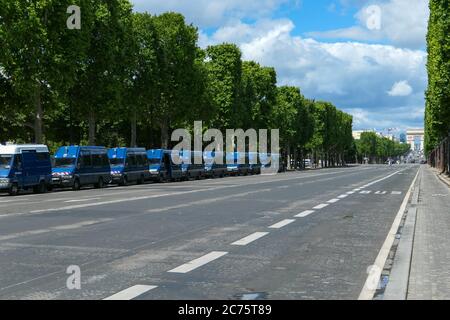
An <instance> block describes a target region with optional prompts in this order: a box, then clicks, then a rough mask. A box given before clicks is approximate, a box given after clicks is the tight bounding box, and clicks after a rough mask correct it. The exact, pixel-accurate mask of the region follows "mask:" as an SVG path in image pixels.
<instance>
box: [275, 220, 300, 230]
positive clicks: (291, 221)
mask: <svg viewBox="0 0 450 320" xmlns="http://www.w3.org/2000/svg"><path fill="white" fill-rule="evenodd" d="M293 222H295V219H285V220H283V221H280V222H278V223H275V224H273V225H271V226H270V227H269V228H270V229H281V228H283V227H285V226H287V225H288V224H291V223H293Z"/></svg>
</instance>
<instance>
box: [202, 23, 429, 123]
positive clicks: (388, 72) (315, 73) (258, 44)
mask: <svg viewBox="0 0 450 320" xmlns="http://www.w3.org/2000/svg"><path fill="white" fill-rule="evenodd" d="M294 28H295V26H294V24H293V23H292V21H290V20H287V19H283V20H262V21H259V22H257V23H255V24H245V23H242V22H239V23H236V24H235V25H228V26H226V27H223V28H220V29H218V30H217V31H216V32H215V33H214V34H213V35H212V36H211V37H207V36H206V35H205V36H204V38H203V44H204V45H206V44H211V43H220V42H224V41H226V42H235V43H238V44H239V46H240V47H241V50H242V52H243V58H244V59H245V60H255V61H257V62H259V63H261V64H263V65H267V66H273V67H275V68H276V70H277V73H278V82H279V84H282V85H283V84H288V85H295V86H299V87H300V88H301V90H302V91H303V93H304V94H305V95H306V96H307V97H310V98H315V99H323V100H328V101H331V102H333V103H334V104H336V105H337V106H338V107H340V108H345V109H348V110H366V111H367V112H366V113H365V114H364V115H366V116H367V117H369V118H368V119H366V121H362V120H361V121H360V123H361V124H369V123H370V120H371V118H370V117H373V126H378V125H381V124H383V123H385V124H386V125H387V124H389V125H390V126H393V125H395V123H399V122H400V123H408V121H409V122H411V121H415V122H414V123H417V122H418V121H417V119H416V118H414V119H410V118H408V114H409V113H408V112H405V109H402V110H401V111H399V112H398V113H396V112H393V110H397V109H398V108H399V107H398V105H403V106H405V107H404V108H407V106H409V105H413V106H423V103H424V95H423V92H424V91H425V87H426V82H427V76H426V72H425V63H426V52H424V51H422V50H411V49H401V48H396V47H394V46H390V45H375V44H365V43H358V42H337V43H324V42H320V41H317V40H314V39H310V38H309V39H305V38H301V37H298V36H293V35H292V30H293V29H294ZM398 79H407V80H405V81H404V82H399V84H398V85H397V86H394V88H393V87H392V83H395V82H398ZM396 87H398V88H396ZM407 87H409V88H410V89H411V90H410V92H408V91H409V89H408V88H407ZM413 87H414V88H416V92H413V90H412V88H413ZM405 88H406V89H408V90H405ZM394 89H395V90H394ZM388 91H392V93H393V95H395V96H396V97H395V99H394V98H393V97H392V96H390V95H388V94H386V92H388ZM406 93H407V94H406ZM416 108H417V107H416ZM368 110H370V112H369V111H368ZM386 110H388V111H387V112H386ZM403 112H405V113H404V116H403V117H402V115H403ZM377 114H378V115H379V116H380V117H379V119H378V120H377V117H375V115H377ZM394 114H395V117H394V116H393V115H394ZM356 115H361V113H360V114H358V113H356ZM383 117H384V120H383V121H381V119H382V118H383ZM361 119H363V118H361ZM419 122H420V118H419Z"/></svg>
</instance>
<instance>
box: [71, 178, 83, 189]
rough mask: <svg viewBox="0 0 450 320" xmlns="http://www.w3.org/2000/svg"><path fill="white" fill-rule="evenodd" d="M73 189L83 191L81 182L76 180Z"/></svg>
mask: <svg viewBox="0 0 450 320" xmlns="http://www.w3.org/2000/svg"><path fill="white" fill-rule="evenodd" d="M72 189H73V190H74V191H78V190H80V189H81V184H80V180H78V179H75V181H74V182H73V186H72Z"/></svg>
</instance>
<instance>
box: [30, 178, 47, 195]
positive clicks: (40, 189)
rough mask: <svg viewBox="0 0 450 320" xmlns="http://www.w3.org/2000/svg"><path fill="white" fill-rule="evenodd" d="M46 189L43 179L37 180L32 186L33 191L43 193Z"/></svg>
mask: <svg viewBox="0 0 450 320" xmlns="http://www.w3.org/2000/svg"><path fill="white" fill-rule="evenodd" d="M46 191H47V186H46V185H45V182H44V181H41V182H39V185H38V186H35V187H33V192H34V193H45V192H46Z"/></svg>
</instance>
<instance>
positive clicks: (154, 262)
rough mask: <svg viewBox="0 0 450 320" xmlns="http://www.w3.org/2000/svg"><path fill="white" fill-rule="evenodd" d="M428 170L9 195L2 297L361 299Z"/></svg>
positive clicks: (0, 252) (0, 243)
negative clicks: (420, 174)
mask: <svg viewBox="0 0 450 320" xmlns="http://www.w3.org/2000/svg"><path fill="white" fill-rule="evenodd" d="M418 169H419V167H418V166H414V165H400V166H392V167H388V166H360V167H352V168H340V169H326V170H318V171H309V172H296V173H286V174H280V175H276V176H251V177H230V178H225V179H217V180H201V181H190V182H183V183H173V184H147V185H140V186H129V187H111V188H106V189H102V190H97V189H84V190H81V191H78V192H73V191H61V192H54V193H48V194H42V195H34V194H23V195H20V196H17V197H9V196H7V195H4V196H3V195H0V270H1V272H0V299H105V298H108V297H111V296H112V298H121V299H133V298H134V299H171V300H180V299H181V300H183V299H240V298H245V299H255V298H260V299H261V298H267V299H357V298H358V296H359V294H360V292H361V289H362V288H363V286H364V283H365V281H366V278H367V269H368V267H369V266H371V265H372V264H373V263H374V261H375V259H376V257H377V255H378V253H379V251H380V248H381V247H382V245H383V243H384V241H385V239H386V236H387V234H388V232H389V229H390V228H391V226H392V223H393V221H394V219H395V216H396V215H397V212H398V210H399V208H400V206H401V203H402V201H403V199H404V197H405V195H406V193H407V191H408V189H409V187H410V185H411V182H412V181H413V179H414V177H415V175H416V173H417V171H418ZM372 182H373V184H371V185H370V186H367V184H370V183H372ZM73 265H75V266H79V268H80V271H81V289H79V290H78V289H73V290H70V289H68V287H67V284H66V281H67V279H68V277H69V276H70V275H69V274H67V273H66V271H67V268H68V267H69V266H73ZM117 294H118V295H117Z"/></svg>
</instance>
